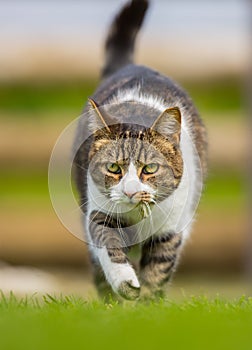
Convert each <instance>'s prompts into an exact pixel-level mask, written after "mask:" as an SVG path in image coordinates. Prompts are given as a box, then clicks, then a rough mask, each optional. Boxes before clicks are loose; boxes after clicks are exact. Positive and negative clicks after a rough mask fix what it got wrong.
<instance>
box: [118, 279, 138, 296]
mask: <svg viewBox="0 0 252 350" xmlns="http://www.w3.org/2000/svg"><path fill="white" fill-rule="evenodd" d="M117 292H118V294H119V295H120V296H121V297H123V298H124V299H127V300H135V299H138V298H139V296H140V285H138V286H136V285H134V284H133V282H132V281H123V282H121V284H120V285H119V287H118V289H117Z"/></svg>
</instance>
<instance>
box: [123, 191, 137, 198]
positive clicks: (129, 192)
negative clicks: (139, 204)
mask: <svg viewBox="0 0 252 350" xmlns="http://www.w3.org/2000/svg"><path fill="white" fill-rule="evenodd" d="M136 193H137V192H133V191H124V194H125V195H126V196H127V197H129V198H132V197H134V195H135V194H136Z"/></svg>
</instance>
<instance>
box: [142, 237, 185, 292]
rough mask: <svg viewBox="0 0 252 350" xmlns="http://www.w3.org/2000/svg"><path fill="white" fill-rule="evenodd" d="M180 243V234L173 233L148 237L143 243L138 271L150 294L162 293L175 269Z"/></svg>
mask: <svg viewBox="0 0 252 350" xmlns="http://www.w3.org/2000/svg"><path fill="white" fill-rule="evenodd" d="M181 245H182V235H181V234H175V233H167V234H166V235H162V236H155V237H150V238H149V239H148V241H146V242H145V243H144V244H143V246H142V257H141V260H140V273H141V280H142V282H143V285H144V286H145V287H147V288H148V290H149V291H150V296H153V297H155V296H162V295H163V288H164V285H165V284H166V283H167V282H168V281H169V280H170V279H171V277H172V274H173V272H174V271H175V268H176V264H177V261H178V256H179V252H180V248H181Z"/></svg>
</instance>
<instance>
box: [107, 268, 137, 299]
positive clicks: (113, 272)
mask: <svg viewBox="0 0 252 350" xmlns="http://www.w3.org/2000/svg"><path fill="white" fill-rule="evenodd" d="M106 276H107V280H108V282H109V283H110V285H111V287H112V288H113V290H114V292H116V293H117V294H118V295H120V296H121V297H123V298H125V299H128V300H134V299H137V298H138V297H139V294H140V284H139V281H138V278H137V276H136V273H135V271H134V269H133V267H132V266H131V265H130V264H129V263H127V264H115V263H113V264H111V265H110V269H109V271H107V274H106Z"/></svg>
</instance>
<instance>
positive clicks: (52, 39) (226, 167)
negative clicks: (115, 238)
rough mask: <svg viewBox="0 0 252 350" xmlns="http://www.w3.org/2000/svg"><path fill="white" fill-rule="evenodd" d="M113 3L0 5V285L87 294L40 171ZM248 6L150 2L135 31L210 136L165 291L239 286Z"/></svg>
mask: <svg viewBox="0 0 252 350" xmlns="http://www.w3.org/2000/svg"><path fill="white" fill-rule="evenodd" d="M123 3H124V1H121V0H120V1H118V0H117V1H116V0H110V1H109V0H107V1H104V0H93V1H87V0H82V1H80V0H79V1H78V0H74V1H73V0H72V1H57V0H53V1H49V0H43V1H42V0H36V1H28V0H10V1H7V0H6V1H4V0H2V1H1V2H0V43H1V51H0V164H1V171H0V188H1V190H0V196H1V197H0V198H1V200H0V207H1V211H0V289H2V290H4V291H9V290H13V291H14V292H16V293H26V292H36V291H39V292H62V293H78V294H80V295H89V293H91V294H92V293H93V287H92V284H91V276H90V269H89V264H88V259H87V253H86V246H85V244H84V243H83V242H82V241H80V240H78V239H77V238H76V237H74V236H72V235H71V234H70V233H69V232H68V231H67V230H66V229H65V228H64V227H63V226H62V224H61V223H60V221H59V220H58V218H57V216H56V214H55V213H54V210H53V208H52V205H51V203H50V198H49V193H48V187H47V168H48V162H49V158H50V153H51V151H52V148H53V145H54V143H55V142H56V139H57V137H58V136H59V134H60V133H61V131H62V130H63V129H64V128H65V127H66V126H67V125H68V123H70V122H71V121H72V120H73V119H75V118H76V117H77V116H78V115H79V114H80V113H81V111H82V108H83V106H84V104H85V102H86V100H87V97H88V96H89V95H91V94H92V92H93V91H94V89H95V87H96V86H97V84H98V81H99V70H100V67H101V66H102V62H103V40H104V38H105V35H106V30H107V27H108V25H109V23H110V21H111V19H112V17H113V15H114V14H115V13H116V12H117V10H118V9H119V8H120V6H121V5H122V4H123ZM250 10H251V8H249V2H248V1H245V0H244V1H243V0H220V1H210V0H209V1H208V0H204V1H199V0H190V1H189V0H176V1H175V0H169V1H162V0H155V1H152V4H151V7H150V10H149V12H148V15H147V18H146V21H145V23H144V28H143V30H142V32H141V35H140V36H139V41H138V45H137V55H136V62H137V63H141V64H144V65H148V66H150V67H152V68H154V69H157V70H159V71H161V72H162V73H164V74H166V75H169V76H171V77H172V78H173V79H175V80H177V81H178V82H179V83H180V84H181V85H183V86H184V87H185V88H186V89H187V91H188V92H189V94H190V95H191V97H192V98H193V100H194V102H195V104H196V106H197V107H198V109H199V111H200V114H201V116H202V118H203V120H204V121H205V124H206V125H207V128H208V133H209V176H208V180H207V182H206V185H205V190H204V194H203V197H202V200H201V203H200V206H199V208H198V212H197V218H196V221H195V224H194V230H193V233H192V236H191V238H190V239H189V241H188V244H187V246H186V247H185V250H184V254H183V257H182V259H181V264H180V266H179V269H178V272H177V274H176V277H175V280H174V284H173V287H172V288H171V295H174V296H178V295H182V294H183V293H197V292H202V291H204V292H206V293H212V292H213V293H214V292H220V293H223V294H227V295H238V294H242V293H246V292H248V290H249V287H248V285H247V283H246V282H249V281H250V278H251V273H250V268H249V266H252V264H251V257H250V255H252V254H251V253H252V244H251V239H250V236H249V232H248V225H247V219H248V213H247V207H248V199H247V192H248V186H247V180H248V174H247V168H248V166H247V162H248V152H247V148H248V138H249V137H248V136H249V134H248V132H247V126H248V123H247V119H246V115H247V114H248V111H247V107H246V104H247V101H246V96H247V90H246V81H247V76H248V72H249V58H250V44H251V37H250V33H249V26H250V22H249V14H250ZM62 191H64V189H62ZM182 290H183V291H184V292H183V293H182Z"/></svg>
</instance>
